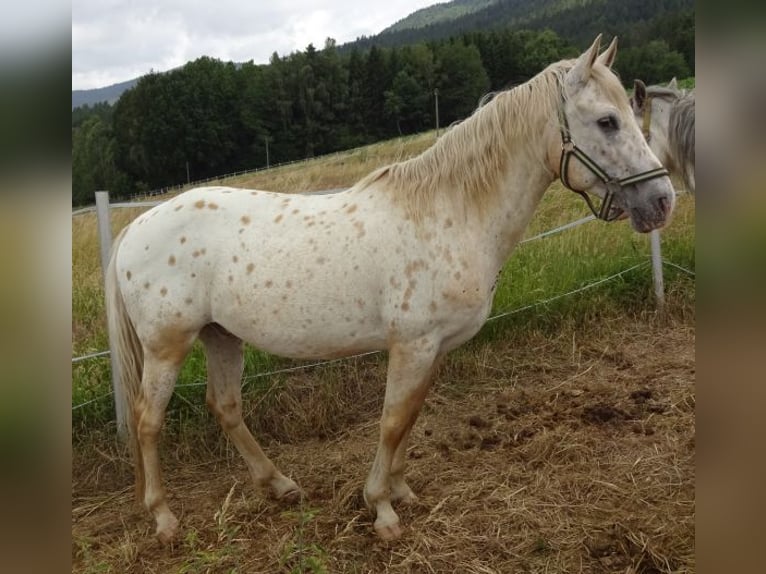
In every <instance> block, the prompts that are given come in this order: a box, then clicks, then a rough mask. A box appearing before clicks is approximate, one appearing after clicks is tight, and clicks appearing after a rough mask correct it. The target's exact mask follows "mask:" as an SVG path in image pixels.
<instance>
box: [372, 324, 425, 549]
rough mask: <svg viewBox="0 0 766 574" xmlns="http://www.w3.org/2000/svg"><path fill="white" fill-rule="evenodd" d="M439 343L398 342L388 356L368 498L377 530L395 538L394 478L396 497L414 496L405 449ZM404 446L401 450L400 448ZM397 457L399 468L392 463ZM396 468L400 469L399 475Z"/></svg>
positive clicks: (383, 536)
mask: <svg viewBox="0 0 766 574" xmlns="http://www.w3.org/2000/svg"><path fill="white" fill-rule="evenodd" d="M437 347H438V345H437V344H436V343H434V342H432V341H429V340H423V339H421V340H417V341H414V342H411V343H401V344H397V345H395V346H394V347H392V348H391V350H390V352H389V357H388V378H387V382H386V396H385V400H384V403H383V414H382V416H381V419H380V439H379V441H378V450H377V453H376V455H375V461H374V462H373V464H372V469H371V470H370V475H369V477H368V478H367V484H366V485H365V488H364V499H365V501H366V503H367V506H369V507H370V508H371V509H373V510H374V511H375V514H376V518H375V531H376V532H377V533H378V535H379V536H380V537H381V538H383V539H385V540H391V539H394V538H397V537H399V536H400V535H401V533H402V529H401V526H400V525H399V517H398V516H397V515H396V512H394V509H393V508H392V507H391V497H392V479H394V482H395V486H396V491H395V492H394V493H393V494H394V495H395V496H399V497H401V496H402V494H406V492H405V490H404V489H406V491H407V492H409V495H410V496H411V495H412V491H410V489H409V487H408V486H407V485H406V483H404V478H403V473H404V451H406V440H405V438H406V436H407V435H408V434H409V429H410V428H411V426H412V424H413V423H414V422H415V418H416V417H417V415H418V413H419V412H420V408H421V406H422V405H423V401H424V400H425V398H426V393H427V392H428V388H429V386H430V382H431V373H432V370H433V365H434V360H435V357H436V351H437ZM400 445H401V448H402V449H404V450H400V451H399V453H397V450H398V449H399V447H400ZM395 458H396V463H397V464H396V468H393V469H392V465H393V463H394V460H395ZM392 470H393V471H396V475H395V478H394V477H392Z"/></svg>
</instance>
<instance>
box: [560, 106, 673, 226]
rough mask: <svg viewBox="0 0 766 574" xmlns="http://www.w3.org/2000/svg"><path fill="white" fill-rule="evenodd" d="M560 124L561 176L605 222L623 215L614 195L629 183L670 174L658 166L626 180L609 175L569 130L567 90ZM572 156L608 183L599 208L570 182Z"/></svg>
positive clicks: (630, 176) (561, 109)
mask: <svg viewBox="0 0 766 574" xmlns="http://www.w3.org/2000/svg"><path fill="white" fill-rule="evenodd" d="M644 123H646V119H644ZM559 125H560V127H561V160H560V162H559V178H560V179H561V183H563V184H564V186H565V187H567V188H568V189H571V190H572V191H574V192H575V193H579V194H580V195H581V196H582V197H583V199H584V200H585V203H587V204H588V207H589V208H590V210H591V211H592V212H593V215H595V216H596V217H597V218H598V219H601V220H603V221H614V220H615V219H617V218H618V217H619V216H620V215H621V214H622V210H621V209H619V208H616V209H612V201H613V200H614V194H615V193H616V192H618V191H620V190H621V189H622V188H623V187H625V186H626V185H632V184H634V183H639V182H641V181H647V180H650V179H654V178H656V177H664V176H667V175H669V172H668V170H667V169H665V168H664V167H658V168H656V169H650V170H648V171H644V172H641V173H638V174H636V175H629V176H627V177H623V178H622V179H617V178H613V177H609V174H608V173H606V171H604V170H603V169H602V168H601V166H600V165H598V163H596V161H595V160H593V159H592V158H591V157H590V156H589V155H588V154H587V153H585V152H584V151H583V150H582V149H580V148H579V147H577V144H575V143H574V142H573V141H572V136H571V134H570V133H569V122H568V121H567V116H566V113H565V112H564V93H563V91H562V93H561V105H560V106H559ZM572 156H575V157H576V158H577V159H579V160H580V163H582V164H583V165H584V166H585V167H587V168H588V169H589V170H590V171H591V172H592V173H593V174H594V175H596V177H598V178H599V179H600V180H601V181H602V182H604V184H605V185H606V192H605V193H604V197H603V199H602V200H601V207H600V208H599V209H596V207H595V206H594V205H593V201H592V200H591V198H590V196H589V195H588V194H587V193H586V192H584V191H582V190H581V189H575V188H574V187H572V186H571V185H570V184H569V177H568V175H567V172H568V170H569V160H570V158H571V157H572Z"/></svg>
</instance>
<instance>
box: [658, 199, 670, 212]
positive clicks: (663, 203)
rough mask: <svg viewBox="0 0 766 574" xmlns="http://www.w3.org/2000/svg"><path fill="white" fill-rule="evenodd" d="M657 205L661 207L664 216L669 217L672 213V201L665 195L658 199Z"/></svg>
mask: <svg viewBox="0 0 766 574" xmlns="http://www.w3.org/2000/svg"><path fill="white" fill-rule="evenodd" d="M657 204H658V205H659V207H660V211H661V212H662V214H663V215H667V214H668V212H669V211H670V201H669V200H668V198H667V197H665V196H664V195H663V196H662V197H660V198H658V199H657Z"/></svg>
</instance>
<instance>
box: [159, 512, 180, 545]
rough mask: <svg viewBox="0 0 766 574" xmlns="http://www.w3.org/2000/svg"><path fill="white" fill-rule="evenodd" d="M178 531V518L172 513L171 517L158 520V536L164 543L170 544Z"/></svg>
mask: <svg viewBox="0 0 766 574" xmlns="http://www.w3.org/2000/svg"><path fill="white" fill-rule="evenodd" d="M177 533H178V519H177V518H176V517H175V516H173V515H171V516H170V517H169V518H164V519H162V520H160V519H158V520H157V532H156V534H157V538H158V539H159V541H160V543H162V544H163V545H168V544H170V543H171V542H172V541H173V539H174V538H175V537H176V534H177Z"/></svg>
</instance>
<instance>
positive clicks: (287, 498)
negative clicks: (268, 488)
mask: <svg viewBox="0 0 766 574" xmlns="http://www.w3.org/2000/svg"><path fill="white" fill-rule="evenodd" d="M304 498H306V493H305V492H303V491H302V490H301V489H300V488H298V487H295V488H294V489H292V490H288V491H287V492H285V493H283V494H281V495H280V496H278V497H277V500H279V501H280V502H285V503H288V504H296V503H298V502H300V501H301V500H303V499H304Z"/></svg>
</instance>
